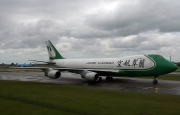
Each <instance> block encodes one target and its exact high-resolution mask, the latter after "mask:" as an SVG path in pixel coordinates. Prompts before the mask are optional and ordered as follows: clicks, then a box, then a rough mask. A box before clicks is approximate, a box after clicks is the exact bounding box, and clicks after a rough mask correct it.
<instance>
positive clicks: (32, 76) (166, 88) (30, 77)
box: [0, 72, 180, 95]
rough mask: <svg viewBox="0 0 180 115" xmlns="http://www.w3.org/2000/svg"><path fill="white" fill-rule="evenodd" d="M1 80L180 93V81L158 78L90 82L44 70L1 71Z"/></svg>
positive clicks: (124, 78) (67, 74)
mask: <svg viewBox="0 0 180 115" xmlns="http://www.w3.org/2000/svg"><path fill="white" fill-rule="evenodd" d="M0 80H17V81H33V82H43V83H54V84H70V85H76V86H84V87H92V88H102V89H110V90H124V91H134V92H147V93H163V94H173V95H180V81H168V80H158V81H159V83H158V84H157V85H153V84H152V80H153V78H152V79H142V78H126V77H115V78H114V80H113V81H111V82H108V81H106V80H105V78H103V80H102V82H100V83H88V82H87V80H86V79H82V78H81V77H80V75H77V74H73V73H62V75H61V77H60V78H59V79H50V78H48V77H46V76H44V73H43V72H1V73H0Z"/></svg>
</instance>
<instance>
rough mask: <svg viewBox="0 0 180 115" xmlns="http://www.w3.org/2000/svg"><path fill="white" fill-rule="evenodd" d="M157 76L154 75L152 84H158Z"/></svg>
mask: <svg viewBox="0 0 180 115" xmlns="http://www.w3.org/2000/svg"><path fill="white" fill-rule="evenodd" d="M157 77H158V76H154V80H153V84H154V85H156V84H158V80H157Z"/></svg>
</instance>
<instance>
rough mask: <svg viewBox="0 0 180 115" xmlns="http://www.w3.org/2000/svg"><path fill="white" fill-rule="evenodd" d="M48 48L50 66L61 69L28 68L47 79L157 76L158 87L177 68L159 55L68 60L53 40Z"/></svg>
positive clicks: (107, 78) (155, 79) (47, 44)
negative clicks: (65, 73)
mask: <svg viewBox="0 0 180 115" xmlns="http://www.w3.org/2000/svg"><path fill="white" fill-rule="evenodd" d="M46 46H47V50H48V53H49V62H47V63H48V64H53V65H55V66H56V67H57V68H47V67H25V68H26V69H27V68H29V69H36V68H37V69H41V70H43V71H44V73H45V76H47V77H49V78H52V79H57V78H59V77H60V76H61V72H62V71H69V72H72V73H76V74H80V75H81V77H82V78H85V79H86V80H88V81H101V80H102V77H101V76H106V80H112V79H113V78H112V76H117V77H118V76H131V77H133V76H143V77H146V76H154V80H153V84H157V83H158V81H157V77H158V76H160V75H164V74H167V73H171V72H173V71H175V70H176V69H177V66H176V65H175V64H173V63H172V62H170V61H168V60H166V59H165V58H164V57H162V56H161V55H158V54H141V55H134V56H127V57H120V58H99V59H65V58H64V57H62V55H61V54H60V53H59V52H58V51H57V49H56V48H55V47H54V46H53V44H52V43H51V42H50V41H46ZM37 62H38V61H37ZM39 62H42V61H39ZM16 68H17V67H16Z"/></svg>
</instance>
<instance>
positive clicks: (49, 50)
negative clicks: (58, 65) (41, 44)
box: [47, 44, 56, 58]
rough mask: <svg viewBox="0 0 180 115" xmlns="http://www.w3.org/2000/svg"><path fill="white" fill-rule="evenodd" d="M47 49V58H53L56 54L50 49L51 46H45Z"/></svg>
mask: <svg viewBox="0 0 180 115" xmlns="http://www.w3.org/2000/svg"><path fill="white" fill-rule="evenodd" d="M47 49H48V53H49V57H50V58H55V57H56V53H55V51H54V49H53V48H52V46H51V45H50V44H47Z"/></svg>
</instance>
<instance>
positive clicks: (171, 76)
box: [158, 74, 180, 81]
mask: <svg viewBox="0 0 180 115" xmlns="http://www.w3.org/2000/svg"><path fill="white" fill-rule="evenodd" d="M158 79H162V80H174V81H180V74H178V75H175V74H166V75H162V76H160V77H159V78H158Z"/></svg>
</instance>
